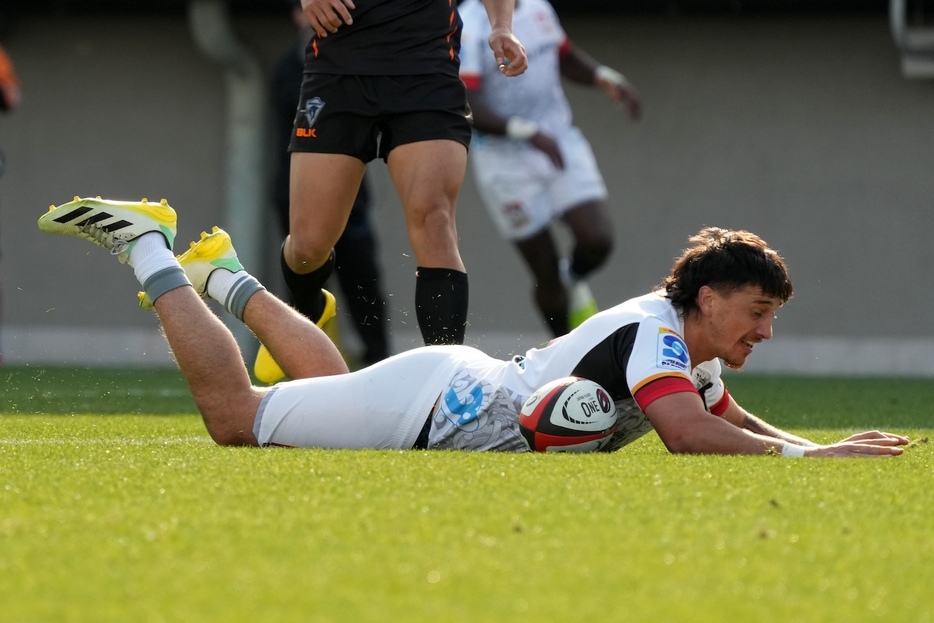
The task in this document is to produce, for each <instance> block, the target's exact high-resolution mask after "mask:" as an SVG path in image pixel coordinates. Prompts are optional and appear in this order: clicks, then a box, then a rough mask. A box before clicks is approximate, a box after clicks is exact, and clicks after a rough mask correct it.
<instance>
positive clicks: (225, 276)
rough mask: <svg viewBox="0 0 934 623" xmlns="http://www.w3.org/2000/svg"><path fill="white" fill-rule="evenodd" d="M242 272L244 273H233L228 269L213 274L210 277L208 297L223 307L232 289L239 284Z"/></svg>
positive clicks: (218, 270)
mask: <svg viewBox="0 0 934 623" xmlns="http://www.w3.org/2000/svg"><path fill="white" fill-rule="evenodd" d="M242 272H244V271H242V270H241V271H237V272H235V273H232V272H230V271H229V270H227V269H226V268H218V269H217V270H215V271H214V272H212V273H211V276H210V277H208V296H210V297H211V298H212V299H214V300H215V301H217V302H218V303H220V304H221V305H223V304H224V301H225V300H226V299H227V295H228V294H229V293H230V288H232V287H233V285H234V284H235V283H236V282H237V278H238V277H239V276H240V273H242Z"/></svg>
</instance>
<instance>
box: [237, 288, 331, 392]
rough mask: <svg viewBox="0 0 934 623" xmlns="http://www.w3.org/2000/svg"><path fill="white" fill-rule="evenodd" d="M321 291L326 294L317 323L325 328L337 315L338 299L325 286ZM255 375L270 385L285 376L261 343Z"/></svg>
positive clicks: (254, 363) (254, 365)
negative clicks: (322, 309)
mask: <svg viewBox="0 0 934 623" xmlns="http://www.w3.org/2000/svg"><path fill="white" fill-rule="evenodd" d="M321 293H322V294H324V311H323V312H322V313H321V317H320V318H318V320H317V322H315V324H316V325H318V327H320V328H324V325H325V324H326V323H327V321H328V320H330V319H331V318H333V317H334V316H335V315H337V300H336V299H335V298H334V295H333V294H331V293H330V292H328V291H327V290H325V289H324V288H321ZM253 376H255V377H256V380H257V381H260V382H261V383H266V384H268V385H272V384H273V383H278V382H279V381H281V380H282V379H284V378H285V372H283V371H282V368H280V367H279V364H278V363H276V360H275V359H273V358H272V354H271V353H270V352H269V349H267V348H266V346H265V345H264V344H260V345H259V352H257V353H256V360H255V361H254V362H253Z"/></svg>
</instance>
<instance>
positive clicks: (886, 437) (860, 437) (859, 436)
mask: <svg viewBox="0 0 934 623" xmlns="http://www.w3.org/2000/svg"><path fill="white" fill-rule="evenodd" d="M843 441H845V442H850V443H865V444H870V445H894V446H904V445H907V444H908V443H909V442H910V441H911V440H910V439H908V437H905V436H904V435H896V434H894V433H886V432H884V431H881V430H868V431H865V432H862V433H856V434H855V435H850V436H849V437H847V438H846V439H844V440H843Z"/></svg>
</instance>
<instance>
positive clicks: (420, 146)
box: [387, 140, 467, 272]
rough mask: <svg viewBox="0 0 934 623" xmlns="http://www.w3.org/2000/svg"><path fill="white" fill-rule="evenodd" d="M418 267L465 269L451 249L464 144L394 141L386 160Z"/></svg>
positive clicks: (464, 159)
mask: <svg viewBox="0 0 934 623" xmlns="http://www.w3.org/2000/svg"><path fill="white" fill-rule="evenodd" d="M387 164H388V166H389V174H390V176H391V177H392V181H393V184H395V187H396V191H397V192H398V193H399V198H400V199H401V200H402V208H403V209H404V210H405V219H406V225H407V227H408V235H409V244H410V245H411V246H412V251H413V252H414V253H415V259H416V260H417V261H418V265H419V266H425V267H429V268H452V269H454V270H458V271H461V272H466V269H465V268H464V262H463V261H462V260H461V256H460V252H459V251H458V248H457V224H456V218H455V212H456V208H457V196H458V194H459V193H460V189H461V184H463V181H464V174H465V172H466V170H467V148H466V147H464V146H463V145H461V144H460V143H458V142H456V141H449V140H437V141H421V142H418V143H409V144H407V145H400V146H399V147H396V148H395V149H393V150H392V152H391V153H390V154H389V159H388V161H387Z"/></svg>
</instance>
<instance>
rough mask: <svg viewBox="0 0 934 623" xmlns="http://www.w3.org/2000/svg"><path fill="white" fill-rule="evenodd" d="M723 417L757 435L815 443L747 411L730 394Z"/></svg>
mask: <svg viewBox="0 0 934 623" xmlns="http://www.w3.org/2000/svg"><path fill="white" fill-rule="evenodd" d="M723 419H724V420H726V421H727V422H729V423H731V424H733V425H734V426H738V427H739V428H744V429H746V430H748V431H750V432H753V433H757V434H759V435H765V436H766V437H774V438H776V439H780V440H782V441H787V442H790V443H793V444H797V445H799V446H816V445H817V444H816V443H814V442H813V441H811V440H809V439H805V438H803V437H798V436H797V435H792V434H791V433H789V432H786V431H783V430H782V429H780V428H778V427H777V426H773V425H771V424H769V423H768V422H766V421H765V420H763V419H762V418H760V417H757V416H755V415H753V414H752V413H750V412H749V411H746V410H745V409H744V408H742V407H741V406H739V404H737V402H736V401H735V400H733V397H732V396H730V404H729V405H728V406H727V408H726V411H724V412H723Z"/></svg>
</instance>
